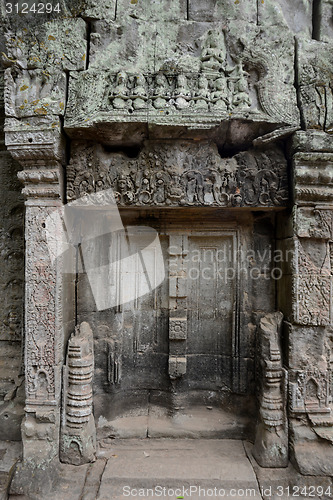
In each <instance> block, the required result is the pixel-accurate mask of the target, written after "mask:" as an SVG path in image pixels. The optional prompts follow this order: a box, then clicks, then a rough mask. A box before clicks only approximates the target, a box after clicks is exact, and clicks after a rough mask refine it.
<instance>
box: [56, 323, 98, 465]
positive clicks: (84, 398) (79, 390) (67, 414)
mask: <svg viewBox="0 0 333 500" xmlns="http://www.w3.org/2000/svg"><path fill="white" fill-rule="evenodd" d="M93 373H94V347H93V333H92V331H91V328H90V326H89V324H88V323H85V322H84V323H81V325H80V326H78V327H76V329H75V332H74V334H73V335H72V336H71V338H70V339H69V342H68V350H67V364H66V366H65V368H64V415H63V419H62V430H61V448H60V459H61V461H62V462H65V463H71V464H73V465H81V464H84V463H87V462H93V461H94V460H95V453H96V428H95V421H94V416H93V411H92V405H93V394H92V380H93Z"/></svg>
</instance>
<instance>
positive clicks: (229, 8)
mask: <svg viewBox="0 0 333 500" xmlns="http://www.w3.org/2000/svg"><path fill="white" fill-rule="evenodd" d="M188 19H189V20H190V21H197V22H201V21H208V22H214V21H220V22H226V21H228V20H230V19H233V20H237V21H240V20H242V21H246V22H248V23H257V1H256V0H248V1H247V0H236V1H235V0H205V1H202V0H189V2H188Z"/></svg>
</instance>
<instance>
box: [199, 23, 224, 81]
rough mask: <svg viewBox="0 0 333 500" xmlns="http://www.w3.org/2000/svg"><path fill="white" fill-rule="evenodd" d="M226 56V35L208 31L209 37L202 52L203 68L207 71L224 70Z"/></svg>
mask: <svg viewBox="0 0 333 500" xmlns="http://www.w3.org/2000/svg"><path fill="white" fill-rule="evenodd" d="M225 58H226V48H225V42H224V36H223V39H222V36H219V34H218V33H215V32H214V31H209V32H208V37H207V39H206V42H205V43H204V45H203V49H202V52H201V68H202V71H206V72H214V73H215V72H222V71H223V64H224V62H225Z"/></svg>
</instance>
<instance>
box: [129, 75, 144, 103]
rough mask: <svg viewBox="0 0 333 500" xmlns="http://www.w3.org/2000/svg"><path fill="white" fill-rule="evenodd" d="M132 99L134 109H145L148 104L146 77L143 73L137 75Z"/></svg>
mask: <svg viewBox="0 0 333 500" xmlns="http://www.w3.org/2000/svg"><path fill="white" fill-rule="evenodd" d="M132 100H133V108H134V109H144V108H145V107H146V105H147V100H148V96H147V90H146V79H145V77H144V76H143V75H136V77H135V87H134V89H133V96H132Z"/></svg>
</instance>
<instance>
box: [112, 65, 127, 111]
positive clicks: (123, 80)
mask: <svg viewBox="0 0 333 500" xmlns="http://www.w3.org/2000/svg"><path fill="white" fill-rule="evenodd" d="M112 96H113V97H112V104H113V107H114V108H115V109H125V108H127V101H128V89H127V74H126V73H124V72H120V73H118V75H117V77H116V87H115V89H114V90H113V92H112Z"/></svg>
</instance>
